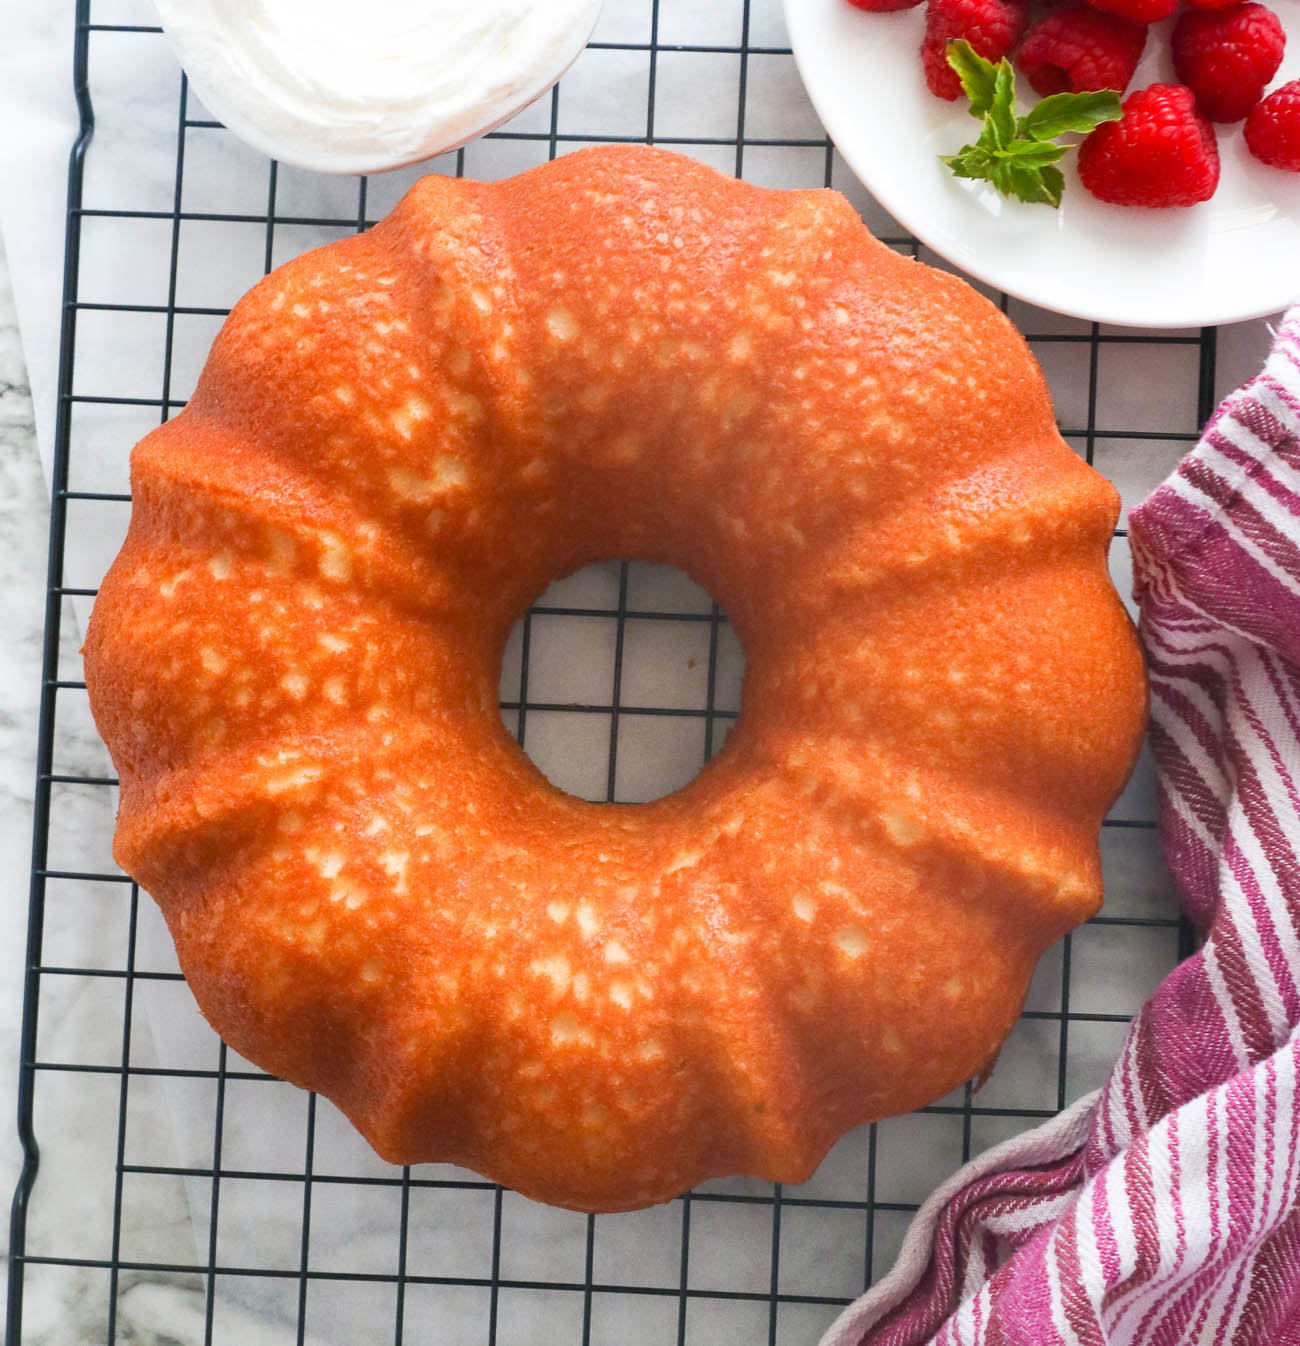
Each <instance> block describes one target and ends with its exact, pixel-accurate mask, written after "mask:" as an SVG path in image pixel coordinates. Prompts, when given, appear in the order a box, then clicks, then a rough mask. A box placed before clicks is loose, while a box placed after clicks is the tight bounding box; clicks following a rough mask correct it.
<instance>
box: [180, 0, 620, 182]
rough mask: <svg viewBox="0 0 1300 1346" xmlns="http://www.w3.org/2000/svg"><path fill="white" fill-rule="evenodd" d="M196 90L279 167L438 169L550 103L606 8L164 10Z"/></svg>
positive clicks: (363, 4) (370, 3) (486, 3)
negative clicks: (530, 107)
mask: <svg viewBox="0 0 1300 1346" xmlns="http://www.w3.org/2000/svg"><path fill="white" fill-rule="evenodd" d="M156 3H157V7H158V13H159V16H160V18H161V19H162V25H163V28H164V29H165V30H166V33H167V35H168V37H169V38H170V39H171V40H172V42H173V44H174V45H175V47H176V52H177V55H178V56H179V57H180V61H181V64H182V65H183V66H184V67H185V71H186V74H187V75H188V76H189V78H190V82H191V83H192V84H193V86H194V89H195V91H196V92H197V93H198V95H199V97H200V98H201V99H202V100H203V102H204V104H205V105H206V106H207V107H208V108H209V109H210V110H211V111H212V113H213V115H214V116H217V117H219V118H220V119H221V120H222V121H223V122H224V123H225V124H226V125H227V126H228V127H229V128H230V129H231V130H232V131H234V132H235V134H236V135H238V136H240V137H241V138H242V139H244V140H246V141H247V142H248V143H249V144H250V145H252V146H254V147H255V148H256V149H259V150H261V151H262V152H263V153H264V154H268V155H270V156H271V157H272V158H275V159H281V160H283V161H284V162H286V163H291V164H297V165H299V166H300V167H303V168H312V169H317V170H319V171H321V172H326V173H371V172H378V171H381V170H382V169H385V168H396V167H398V166H399V165H400V164H408V163H414V162H416V161H417V160H420V159H428V158H430V157H431V156H433V155H435V154H441V153H442V152H443V151H445V150H450V149H455V148H456V147H457V146H458V145H463V144H464V143H465V142H466V141H467V140H471V139H473V138H474V137H475V136H477V135H481V134H483V132H485V131H490V130H491V129H492V128H493V127H494V126H496V125H498V124H499V123H501V122H503V121H505V120H506V118H507V117H511V116H513V115H514V114H515V113H516V112H518V111H519V109H520V108H522V107H525V106H526V105H527V104H529V103H531V102H532V101H533V99H535V98H537V97H538V96H539V95H540V94H543V93H545V92H546V90H547V89H549V88H550V87H551V85H553V84H554V83H555V82H556V80H558V79H559V78H560V76H561V75H562V74H563V73H564V71H565V70H566V69H567V68H568V67H569V65H570V64H571V63H572V62H573V61H574V59H575V58H576V57H577V56H578V53H579V52H581V51H582V49H583V47H584V45H585V44H586V41H587V38H588V37H589V36H590V35H591V30H592V28H593V27H594V26H595V22H596V16H597V14H598V13H599V11H600V5H601V0H156Z"/></svg>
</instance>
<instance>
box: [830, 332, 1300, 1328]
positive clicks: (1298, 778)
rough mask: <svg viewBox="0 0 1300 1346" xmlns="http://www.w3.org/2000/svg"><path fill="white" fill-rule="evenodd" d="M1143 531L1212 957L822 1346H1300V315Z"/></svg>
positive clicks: (1157, 721) (1195, 916) (974, 1186)
mask: <svg viewBox="0 0 1300 1346" xmlns="http://www.w3.org/2000/svg"><path fill="white" fill-rule="evenodd" d="M1130 529H1131V538H1132V544H1133V561H1134V571H1135V576H1136V580H1135V588H1136V595H1137V599H1138V603H1139V606H1140V608H1141V623H1140V625H1141V633H1142V640H1143V643H1144V645H1145V648H1146V654H1147V661H1148V666H1149V673H1150V679H1151V744H1152V748H1153V751H1154V755H1155V759H1156V765H1157V769H1158V773H1159V780H1160V795H1161V818H1160V828H1161V837H1162V839H1163V842H1164V846H1165V852H1166V855H1167V858H1168V860H1169V865H1170V869H1171V870H1172V872H1173V875H1174V878H1175V880H1176V881H1177V884H1178V887H1179V890H1180V893H1181V895H1182V899H1183V902H1184V905H1185V907H1186V910H1187V913H1188V915H1189V916H1190V917H1191V919H1192V920H1193V921H1194V922H1195V923H1196V925H1197V927H1198V928H1199V929H1200V931H1201V932H1202V934H1203V935H1204V944H1203V946H1202V948H1201V950H1200V952H1199V953H1197V954H1195V955H1194V956H1193V957H1191V958H1189V959H1188V960H1187V961H1186V962H1185V963H1183V964H1182V965H1181V966H1180V967H1178V968H1177V969H1176V970H1175V971H1174V972H1173V973H1172V974H1171V975H1170V976H1169V977H1167V978H1166V979H1165V981H1164V983H1163V984H1162V985H1161V986H1160V988H1159V989H1158V990H1157V991H1156V993H1155V994H1154V995H1153V996H1152V997H1151V999H1150V1000H1149V1001H1148V1002H1147V1004H1146V1005H1145V1006H1144V1007H1143V1008H1142V1011H1141V1012H1140V1013H1139V1014H1138V1016H1137V1018H1136V1019H1135V1020H1134V1021H1133V1024H1132V1026H1131V1028H1130V1029H1129V1033H1128V1036H1127V1039H1126V1040H1125V1044H1124V1050H1123V1052H1122V1053H1121V1055H1120V1059H1119V1060H1118V1061H1117V1062H1116V1064H1115V1066H1114V1069H1113V1070H1112V1072H1111V1075H1110V1079H1109V1080H1108V1081H1107V1083H1106V1085H1105V1087H1104V1088H1102V1089H1101V1090H1099V1091H1098V1092H1097V1093H1095V1094H1092V1095H1090V1096H1089V1097H1087V1098H1084V1099H1081V1100H1080V1101H1079V1102H1078V1103H1076V1104H1075V1105H1074V1107H1072V1108H1070V1109H1069V1110H1068V1111H1066V1112H1064V1113H1062V1114H1061V1115H1060V1116H1059V1117H1057V1118H1055V1119H1054V1120H1053V1121H1051V1122H1048V1123H1047V1124H1046V1125H1044V1126H1041V1127H1039V1128H1037V1129H1036V1130H1034V1131H1031V1132H1029V1133H1028V1134H1026V1135H1024V1136H1020V1137H1017V1138H1015V1139H1013V1140H1011V1141H1009V1142H1007V1143H1006V1144H1004V1145H1001V1146H999V1147H997V1148H996V1149H994V1150H990V1151H989V1152H988V1153H986V1154H984V1155H982V1156H980V1158H978V1159H976V1160H975V1161H974V1162H973V1163H971V1164H968V1165H967V1166H966V1167H965V1168H964V1169H963V1170H962V1171H961V1172H960V1173H958V1174H956V1175H955V1176H954V1177H953V1178H952V1179H951V1180H950V1181H949V1182H948V1183H947V1184H946V1185H945V1186H944V1187H942V1188H941V1189H940V1190H939V1191H938V1192H936V1193H935V1194H934V1195H933V1196H932V1197H931V1198H930V1200H929V1201H928V1202H926V1204H925V1205H924V1206H923V1207H922V1208H921V1211H920V1212H919V1214H918V1215H917V1218H916V1221H915V1223H914V1224H913V1226H912V1229H911V1230H910V1232H909V1234H908V1237H907V1240H906V1242H905V1244H904V1246H903V1250H902V1253H901V1254H900V1256H899V1261H898V1263H897V1265H896V1266H895V1267H894V1269H893V1271H891V1272H890V1274H889V1275H888V1276H886V1277H885V1278H884V1279H883V1280H882V1281H881V1282H880V1283H879V1284H878V1285H877V1286H875V1288H874V1289H873V1290H872V1291H871V1293H870V1294H868V1295H866V1296H865V1297H864V1298H863V1299H860V1300H858V1302H857V1303H856V1304H853V1305H852V1306H850V1307H849V1308H848V1309H847V1310H846V1311H845V1312H844V1314H843V1315H842V1316H841V1317H840V1319H839V1320H838V1321H837V1322H836V1323H835V1324H834V1325H833V1326H832V1327H831V1329H830V1331H829V1332H828V1333H827V1335H826V1337H825V1338H824V1339H823V1346H922V1343H935V1346H958V1344H959V1343H961V1344H962V1346H976V1344H977V1343H978V1346H1003V1344H1005V1346H1013V1344H1014V1346H1099V1344H1100V1343H1124V1346H1147V1344H1148V1343H1149V1346H1210V1344H1211V1343H1213V1346H1227V1344H1228V1343H1232V1344H1233V1346H1257V1344H1258V1346H1300V1199H1298V1196H1300V1105H1298V1102H1297V1088H1296V1078H1297V1069H1298V1067H1300V1032H1298V1031H1297V1029H1298V1027H1300V309H1295V310H1293V311H1292V312H1291V314H1290V315H1289V316H1288V318H1287V319H1286V321H1285V322H1284V323H1283V326H1282V329H1281V331H1280V332H1279V333H1278V336H1277V342H1276V345H1275V346H1274V349H1273V353H1272V355H1271V357H1270V358H1269V361H1268V364H1267V365H1266V366H1265V368H1264V370H1263V372H1262V373H1261V374H1260V375H1259V376H1258V377H1257V378H1255V379H1254V380H1253V381H1252V382H1251V383H1249V384H1247V385H1246V386H1245V387H1244V388H1242V389H1240V390H1239V391H1238V392H1236V393H1234V394H1233V395H1232V396H1231V397H1229V398H1228V400H1227V401H1226V402H1225V403H1224V404H1223V406H1221V407H1220V408H1219V410H1218V411H1217V412H1216V413H1215V416H1214V418H1213V420H1211V422H1210V424H1209V425H1208V426H1207V427H1206V429H1205V432H1204V434H1203V436H1202V438H1201V441H1200V443H1199V444H1198V445H1197V446H1196V448H1195V450H1194V451H1193V452H1192V453H1191V454H1190V455H1189V456H1188V457H1187V458H1186V459H1185V460H1184V461H1183V463H1182V464H1181V466H1180V467H1179V468H1178V470H1177V471H1176V472H1175V473H1174V475H1173V476H1172V477H1170V478H1169V480H1168V481H1166V482H1165V483H1164V484H1163V485H1162V486H1160V487H1159V489H1158V490H1156V492H1155V493H1154V494H1153V495H1152V496H1151V497H1150V498H1149V499H1148V500H1146V501H1145V502H1144V503H1143V504H1142V505H1141V506H1140V507H1139V508H1137V509H1136V510H1134V511H1133V513H1132V515H1131V518H1130Z"/></svg>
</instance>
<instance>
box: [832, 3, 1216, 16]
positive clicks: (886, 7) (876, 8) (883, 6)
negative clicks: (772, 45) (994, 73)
mask: <svg viewBox="0 0 1300 1346" xmlns="http://www.w3.org/2000/svg"><path fill="white" fill-rule="evenodd" d="M920 3H921V0H849V4H851V5H853V6H855V7H856V8H858V9H867V10H870V11H871V12H872V13H873V14H888V13H890V12H891V11H892V10H895V9H913V8H914V7H915V6H917V5H919V4H920ZM1234 3H1235V0H1234Z"/></svg>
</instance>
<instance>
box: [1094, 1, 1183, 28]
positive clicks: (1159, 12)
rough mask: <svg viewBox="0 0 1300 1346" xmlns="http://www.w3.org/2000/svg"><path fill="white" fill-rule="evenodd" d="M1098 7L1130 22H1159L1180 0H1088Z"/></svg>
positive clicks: (1176, 6)
mask: <svg viewBox="0 0 1300 1346" xmlns="http://www.w3.org/2000/svg"><path fill="white" fill-rule="evenodd" d="M1088 3H1089V4H1090V5H1092V6H1093V7H1094V8H1096V9H1104V10H1105V11H1106V12H1107V13H1108V14H1118V15H1119V17H1120V18H1121V19H1127V20H1128V21H1129V22H1130V23H1143V24H1147V23H1159V22H1160V20H1161V19H1167V18H1168V17H1169V16H1170V15H1171V14H1172V13H1173V12H1174V10H1176V9H1177V8H1178V0H1088Z"/></svg>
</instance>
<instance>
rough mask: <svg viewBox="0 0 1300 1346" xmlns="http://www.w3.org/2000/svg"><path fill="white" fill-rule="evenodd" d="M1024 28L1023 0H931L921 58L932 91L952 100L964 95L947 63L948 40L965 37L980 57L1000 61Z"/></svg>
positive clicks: (959, 82)
mask: <svg viewBox="0 0 1300 1346" xmlns="http://www.w3.org/2000/svg"><path fill="white" fill-rule="evenodd" d="M1024 28H1025V7H1024V5H1023V4H1022V3H1021V2H1020V0H929V3H928V4H927V5H926V9H925V40H924V41H923V42H922V43H921V61H922V64H923V65H924V66H925V82H926V84H928V85H929V86H930V92H931V93H932V94H935V95H937V96H938V97H939V98H946V99H947V100H948V101H949V102H952V101H953V100H954V99H957V98H959V97H960V96H961V80H959V79H958V78H957V72H956V71H955V70H954V69H953V68H952V67H951V66H950V65H949V64H948V43H949V42H951V41H952V40H953V39H954V38H958V37H964V38H965V39H966V41H967V42H969V43H970V44H971V46H972V47H973V48H974V49H975V51H976V52H977V53H978V54H979V55H980V56H983V57H985V59H987V60H990V61H1000V60H1001V59H1002V58H1003V57H1004V56H1006V55H1008V54H1009V53H1010V51H1011V49H1012V48H1013V47H1014V46H1015V45H1016V43H1017V42H1018V41H1019V40H1020V34H1021V33H1022V32H1024Z"/></svg>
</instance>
